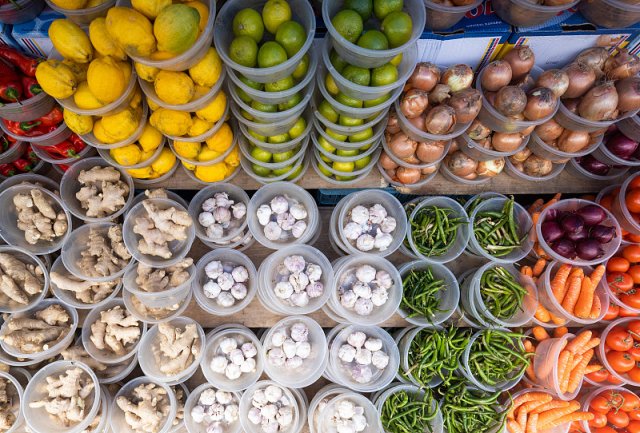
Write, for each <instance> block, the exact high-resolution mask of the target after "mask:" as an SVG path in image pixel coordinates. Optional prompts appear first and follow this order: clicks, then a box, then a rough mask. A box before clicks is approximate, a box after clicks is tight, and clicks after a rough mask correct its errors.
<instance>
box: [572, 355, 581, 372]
mask: <svg viewBox="0 0 640 433" xmlns="http://www.w3.org/2000/svg"><path fill="white" fill-rule="evenodd" d="M582 358H583V355H574V356H573V360H572V362H571V365H570V366H569V368H570V369H571V371H572V372H573V370H574V369H575V368H576V367H577V366H578V365H580V363H581V362H582Z"/></svg>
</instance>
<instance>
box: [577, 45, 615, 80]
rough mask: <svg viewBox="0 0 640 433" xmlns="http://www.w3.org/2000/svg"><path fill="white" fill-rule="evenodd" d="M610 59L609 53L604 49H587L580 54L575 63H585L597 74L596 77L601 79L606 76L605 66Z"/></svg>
mask: <svg viewBox="0 0 640 433" xmlns="http://www.w3.org/2000/svg"><path fill="white" fill-rule="evenodd" d="M608 58H609V52H608V51H607V49H606V48H604V47H593V48H587V49H586V50H584V51H582V52H581V53H580V54H578V57H576V59H575V61H576V62H578V63H584V64H585V65H587V66H589V67H590V68H591V69H593V71H594V72H595V73H596V77H598V78H600V77H602V76H603V75H604V64H605V62H606V61H607V59H608Z"/></svg>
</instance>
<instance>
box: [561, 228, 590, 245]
mask: <svg viewBox="0 0 640 433" xmlns="http://www.w3.org/2000/svg"><path fill="white" fill-rule="evenodd" d="M587 235H588V233H587V229H584V228H583V229H582V230H579V231H577V232H575V233H567V234H566V236H565V237H566V238H567V239H569V240H570V241H573V242H578V241H581V240H583V239H586V238H587V237H588V236H587Z"/></svg>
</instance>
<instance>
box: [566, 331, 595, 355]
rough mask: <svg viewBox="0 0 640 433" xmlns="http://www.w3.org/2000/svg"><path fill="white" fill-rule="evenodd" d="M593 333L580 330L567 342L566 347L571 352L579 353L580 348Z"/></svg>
mask: <svg viewBox="0 0 640 433" xmlns="http://www.w3.org/2000/svg"><path fill="white" fill-rule="evenodd" d="M592 335H593V334H592V333H591V331H582V332H581V333H579V334H578V335H576V337H575V338H574V339H573V340H571V342H570V343H569V344H567V347H566V349H567V350H568V351H569V352H571V353H574V354H575V353H580V349H581V348H582V347H583V346H584V345H586V344H587V343H588V342H589V340H591V336H592Z"/></svg>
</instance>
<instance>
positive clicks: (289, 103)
mask: <svg viewBox="0 0 640 433" xmlns="http://www.w3.org/2000/svg"><path fill="white" fill-rule="evenodd" d="M301 101H302V96H300V93H296V94H294V95H293V96H292V97H291V98H289V99H287V100H286V101H284V102H281V103H279V104H278V110H279V111H287V110H290V109H292V108H293V107H295V106H296V105H298V104H299V103H300V102H301Z"/></svg>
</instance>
